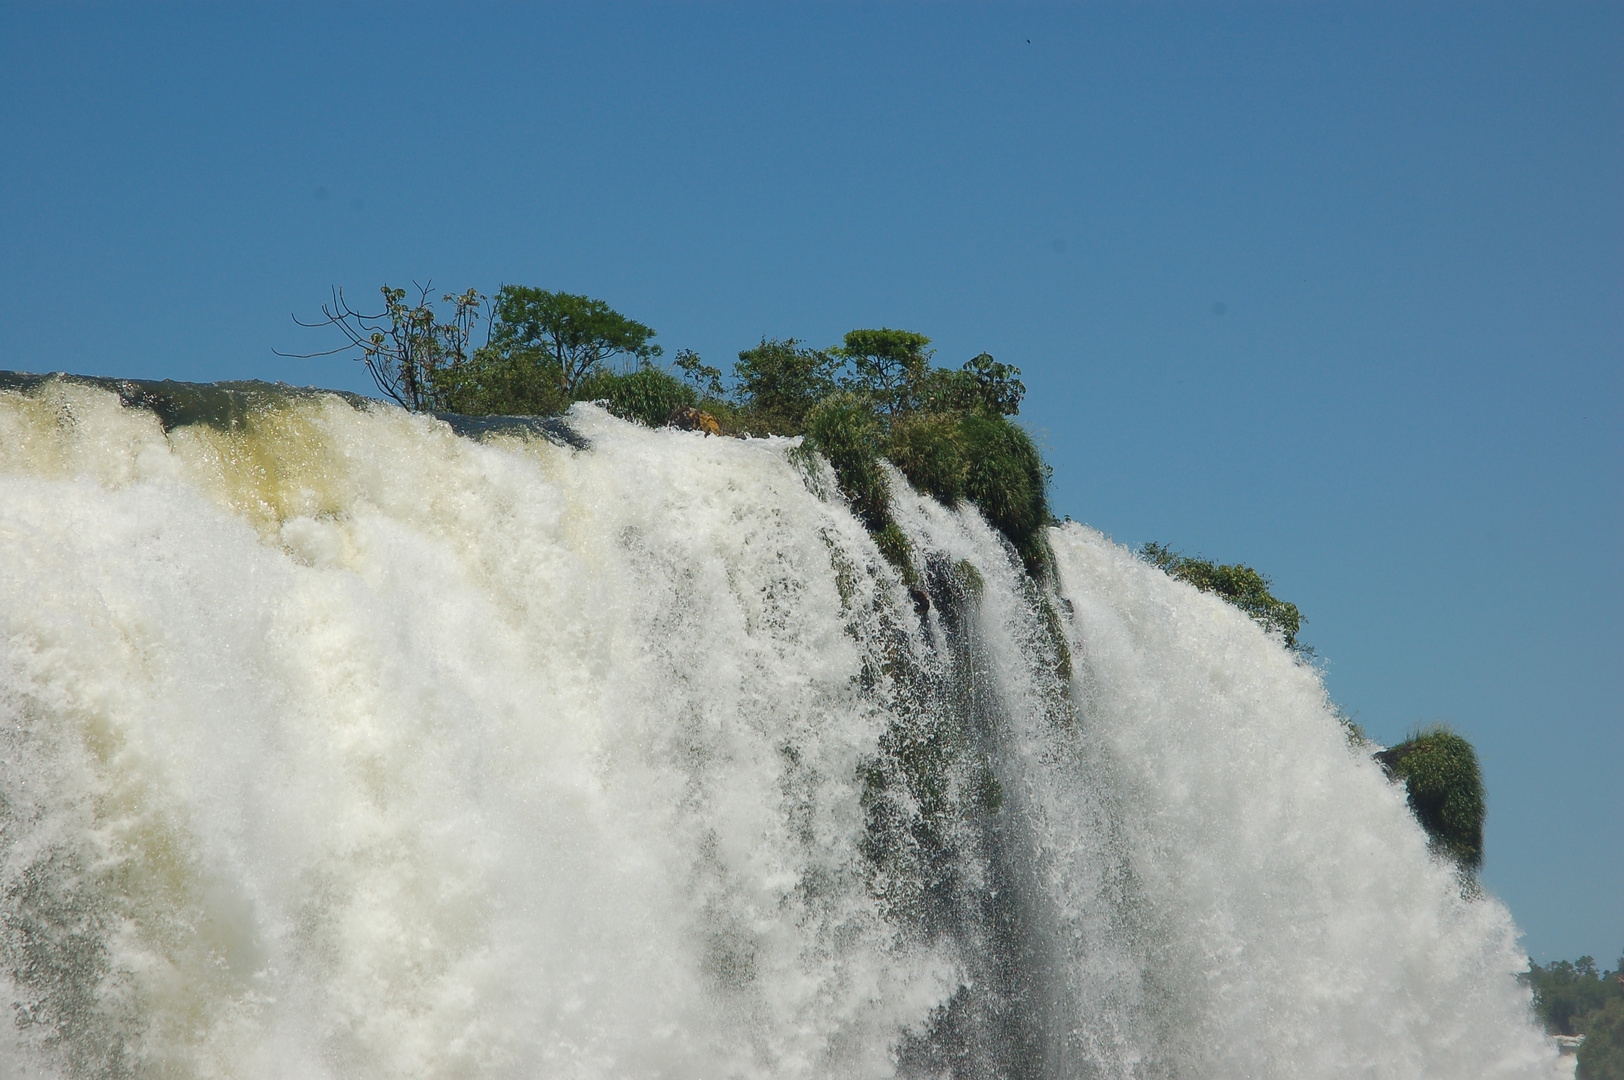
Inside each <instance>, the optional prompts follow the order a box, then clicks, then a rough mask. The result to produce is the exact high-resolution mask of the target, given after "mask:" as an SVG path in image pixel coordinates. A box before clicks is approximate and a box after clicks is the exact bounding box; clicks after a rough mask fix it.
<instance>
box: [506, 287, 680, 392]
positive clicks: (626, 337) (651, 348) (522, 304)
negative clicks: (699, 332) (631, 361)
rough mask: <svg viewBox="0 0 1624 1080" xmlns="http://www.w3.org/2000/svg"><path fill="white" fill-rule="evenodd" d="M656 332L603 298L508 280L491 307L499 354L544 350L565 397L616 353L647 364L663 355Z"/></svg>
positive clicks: (601, 367)
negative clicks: (513, 283) (549, 289)
mask: <svg viewBox="0 0 1624 1080" xmlns="http://www.w3.org/2000/svg"><path fill="white" fill-rule="evenodd" d="M653 337H654V330H652V329H651V328H649V327H647V326H644V325H643V324H642V323H640V322H637V321H636V320H635V319H628V318H626V316H624V315H622V314H621V313H620V312H618V311H616V310H615V309H614V308H612V307H610V306H609V305H608V304H606V303H604V302H603V301H602V300H594V299H593V298H592V297H590V296H577V295H575V294H574V293H565V292H548V291H547V290H545V289H532V288H528V287H526V286H522V285H504V286H502V288H501V291H499V292H498V293H497V294H496V300H495V302H494V303H493V304H492V308H491V336H490V345H489V347H490V348H491V349H492V350H494V351H495V352H497V353H513V352H518V351H524V350H537V351H539V352H540V353H542V354H543V355H544V356H545V357H546V358H547V360H548V366H549V367H551V368H552V369H553V370H554V373H555V374H556V376H557V378H558V380H559V386H560V389H562V390H563V391H564V393H565V395H566V396H573V395H574V393H575V390H576V387H577V386H579V385H580V383H581V381H582V380H583V379H585V378H587V376H589V375H592V374H595V373H597V372H599V371H601V370H603V369H604V366H605V363H606V362H607V361H608V360H609V359H610V358H612V357H615V356H630V357H635V358H636V359H637V360H639V361H641V362H642V363H644V364H646V363H648V362H649V361H650V360H652V359H653V358H654V357H656V356H659V355H661V353H662V352H664V350H663V349H661V348H660V346H658V345H655V344H653V343H652V342H651V340H650V339H651V338H653Z"/></svg>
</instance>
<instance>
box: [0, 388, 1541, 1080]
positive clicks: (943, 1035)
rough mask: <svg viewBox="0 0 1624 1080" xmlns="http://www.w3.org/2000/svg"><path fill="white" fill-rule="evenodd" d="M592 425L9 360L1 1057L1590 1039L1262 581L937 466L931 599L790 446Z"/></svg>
mask: <svg viewBox="0 0 1624 1080" xmlns="http://www.w3.org/2000/svg"><path fill="white" fill-rule="evenodd" d="M244 400H247V399H246V398H245V399H244ZM171 419H173V418H171ZM568 423H569V425H570V427H571V428H573V429H574V431H575V432H577V433H578V434H579V435H580V436H582V437H583V438H584V439H585V440H586V441H587V442H588V443H589V444H590V446H589V447H587V448H581V447H572V446H569V445H562V444H558V443H555V442H553V441H549V440H548V439H547V438H544V437H541V435H539V434H535V433H529V434H526V432H525V431H524V430H521V429H511V430H505V431H502V430H499V431H497V432H495V433H494V434H491V433H487V435H486V436H485V437H484V438H483V439H475V438H471V437H464V436H460V435H457V434H455V433H453V431H452V430H451V428H450V427H448V426H447V425H446V424H445V423H443V422H440V421H436V420H433V419H431V418H428V417H423V416H410V415H407V414H404V413H402V412H400V411H398V410H394V409H387V408H382V407H373V408H361V409H358V408H356V407H354V405H352V404H351V403H348V402H346V401H344V400H343V399H341V398H338V397H331V396H325V397H324V396H312V395H292V394H282V395H277V394H260V395H259V396H258V397H256V398H254V399H253V401H252V402H250V406H249V407H247V408H246V411H240V414H239V415H238V416H237V422H236V423H235V424H220V423H217V424H214V425H210V424H202V423H198V424H190V425H187V424H180V425H177V426H172V427H171V428H170V429H169V430H167V431H166V430H165V428H164V426H163V425H161V424H160V422H159V419H158V417H157V416H156V415H154V413H152V412H149V411H146V410H143V409H140V408H127V407H123V406H121V404H120V400H119V397H118V396H117V395H115V394H113V393H111V392H109V391H108V390H106V389H102V388H98V387H95V386H91V385H84V384H77V383H73V382H68V381H61V380H53V381H47V382H45V383H43V384H40V385H35V386H31V387H27V388H14V389H11V390H0V988H3V991H4V993H5V994H6V998H5V1000H6V1002H7V1003H8V1004H10V1005H11V1006H12V1007H11V1008H10V1009H9V1010H7V1012H8V1014H9V1015H8V1016H7V1017H6V1018H5V1019H4V1020H3V1021H0V1076H5V1077H13V1076H16V1077H22V1076H28V1077H41V1078H69V1077H72V1078H80V1077H98V1078H99V1077H143V1078H145V1077H152V1078H158V1077H162V1078H166V1080H168V1078H175V1080H191V1078H205V1077H210V1078H212V1077H234V1078H244V1080H260V1078H265V1080H270V1078H278V1080H280V1078H286V1080H316V1078H324V1080H340V1078H344V1080H371V1078H380V1080H381V1078H386V1077H387V1078H403V1077H448V1078H449V1077H459V1078H460V1077H470V1078H471V1077H492V1078H496V1077H503V1078H506V1077H561V1078H612V1077H613V1078H619V1077H627V1078H640V1077H661V1078H695V1080H711V1078H726V1077H840V1078H846V1077H881V1076H890V1075H902V1076H913V1077H923V1076H944V1077H945V1076H953V1077H958V1078H961V1080H970V1078H976V1080H980V1078H991V1077H1012V1078H1013V1077H1021V1078H1025V1077H1033V1078H1036V1077H1044V1078H1049V1077H1055V1078H1060V1077H1222V1078H1230V1077H1232V1078H1263V1077H1279V1078H1322V1077H1325V1078H1328V1077H1344V1076H1346V1077H1382V1078H1388V1077H1391V1078H1410V1077H1423V1076H1425V1077H1459V1078H1479V1077H1543V1076H1545V1075H1547V1074H1548V1073H1549V1071H1550V1069H1551V1068H1552V1065H1553V1063H1554V1057H1555V1055H1554V1051H1552V1050H1551V1049H1549V1048H1548V1047H1547V1046H1546V1044H1545V1042H1544V1040H1543V1039H1542V1037H1541V1035H1540V1034H1539V1033H1538V1031H1537V1030H1536V1029H1535V1028H1534V1027H1533V1026H1532V1024H1531V1023H1530V1021H1529V1016H1528V997H1527V992H1526V991H1525V990H1523V989H1522V988H1521V987H1519V985H1518V984H1517V982H1516V981H1515V979H1514V973H1515V972H1516V971H1517V970H1518V969H1519V968H1520V967H1521V966H1522V964H1523V955H1522V953H1521V952H1520V951H1519V950H1518V949H1517V947H1516V940H1515V934H1516V931H1515V928H1514V927H1513V925H1512V923H1511V920H1510V917H1509V915H1508V914H1507V912H1506V911H1505V909H1504V908H1503V907H1502V906H1501V905H1500V904H1499V903H1498V902H1496V901H1495V900H1493V899H1492V898H1486V897H1482V896H1474V895H1472V894H1471V890H1470V889H1469V888H1468V889H1463V887H1462V883H1461V881H1460V880H1459V879H1458V878H1457V877H1456V875H1455V873H1454V872H1453V870H1452V869H1451V868H1450V867H1449V866H1448V865H1445V864H1443V863H1440V862H1439V861H1437V860H1436V859H1435V858H1433V857H1432V856H1431V855H1430V854H1429V852H1428V848H1427V843H1426V839H1425V837H1424V836H1423V834H1422V833H1421V831H1420V829H1419V828H1418V827H1417V826H1416V824H1415V823H1414V821H1413V820H1412V819H1411V817H1410V815H1409V813H1408V810H1407V808H1406V806H1405V803H1404V798H1403V793H1402V790H1401V789H1399V788H1396V787H1394V786H1391V785H1389V784H1388V783H1387V782H1386V780H1385V779H1384V777H1383V775H1382V772H1381V770H1380V768H1379V767H1378V766H1377V765H1375V764H1374V763H1372V762H1371V761H1370V760H1369V759H1368V757H1367V756H1366V755H1365V754H1364V753H1362V752H1360V751H1358V750H1356V749H1354V748H1351V747H1350V746H1349V745H1348V743H1347V740H1346V738H1345V737H1344V734H1343V732H1342V729H1341V728H1340V726H1339V725H1338V723H1337V721H1336V719H1335V718H1334V716H1333V715H1332V713H1331V711H1330V707H1329V704H1328V702H1327V700H1326V697H1325V693H1324V690H1323V688H1322V687H1321V685H1320V682H1319V680H1318V678H1317V676H1316V675H1315V673H1314V672H1313V671H1312V670H1310V669H1307V668H1305V667H1303V666H1301V665H1299V664H1297V663H1295V662H1294V661H1293V659H1292V657H1291V656H1290V654H1289V653H1287V652H1286V650H1284V649H1283V648H1282V647H1281V646H1280V644H1279V643H1278V642H1277V641H1275V640H1272V639H1270V638H1269V637H1268V636H1266V635H1265V634H1264V633H1263V632H1262V631H1261V630H1259V629H1258V628H1257V627H1256V626H1255V625H1254V624H1253V623H1251V622H1250V621H1249V620H1247V619H1246V618H1245V617H1244V616H1243V615H1241V614H1240V613H1238V612H1237V611H1235V610H1234V609H1232V608H1231V607H1229V606H1227V605H1226V604H1224V603H1222V602H1220V601H1218V600H1216V599H1213V598H1212V597H1209V596H1205V595H1202V594H1199V593H1197V592H1196V591H1194V590H1193V589H1191V588H1190V587H1188V586H1186V585H1184V584H1182V583H1180V582H1177V581H1174V580H1172V579H1170V578H1168V577H1167V576H1166V575H1164V574H1162V573H1161V572H1159V571H1157V570H1155V569H1152V568H1150V567H1147V566H1146V565H1144V564H1143V563H1141V562H1139V561H1138V560H1136V559H1135V558H1133V557H1132V555H1131V554H1130V553H1129V552H1127V551H1126V550H1124V549H1123V548H1121V547H1119V546H1116V545H1114V544H1112V543H1110V542H1109V541H1108V540H1106V539H1105V538H1104V537H1102V536H1101V535H1099V534H1098V533H1096V532H1093V531H1090V530H1088V529H1086V528H1083V527H1081V526H1077V525H1067V526H1065V527H1063V528H1059V529H1055V530H1052V531H1051V534H1050V540H1051V543H1052V546H1053V549H1054V553H1055V570H1056V572H1055V575H1054V581H1053V583H1052V586H1050V587H1047V588H1042V589H1040V588H1038V587H1035V586H1033V585H1032V584H1031V582H1030V581H1029V579H1027V578H1026V577H1025V576H1024V575H1023V574H1022V573H1021V571H1020V570H1019V566H1018V563H1017V562H1016V561H1015V560H1014V559H1013V556H1012V555H1011V553H1010V551H1009V549H1008V548H1007V546H1006V545H1005V544H1004V543H1003V542H1002V540H1001V539H1000V538H999V537H998V536H997V535H996V534H995V533H994V532H992V531H991V530H990V529H989V528H988V527H987V526H986V525H985V524H984V523H983V522H982V521H981V519H980V518H979V517H978V516H977V515H976V514H975V512H974V511H973V510H969V509H957V510H952V509H947V508H943V507H941V506H939V505H937V504H935V503H933V502H931V501H929V500H926V499H922V498H919V497H916V496H913V495H912V494H910V493H909V491H908V488H907V486H906V483H905V482H904V481H902V480H901V478H900V477H899V476H893V489H894V490H893V494H894V497H895V513H896V516H897V518H898V520H899V522H900V523H901V524H902V526H903V528H904V530H905V531H906V532H907V534H908V535H909V537H910V539H911V541H912V543H913V545H914V550H915V562H916V568H917V570H918V574H919V578H918V581H917V583H916V587H915V588H914V589H913V590H912V592H911V593H910V590H909V588H908V586H907V585H905V584H904V582H903V581H902V580H901V579H900V578H899V577H898V575H897V574H896V573H895V572H894V571H893V570H892V569H891V568H890V567H889V566H888V565H887V564H886V563H885V561H884V560H883V559H882V558H881V557H880V555H879V553H878V551H877V549H876V548H875V546H874V544H873V542H872V541H871V540H870V538H869V537H868V535H867V534H866V533H865V532H864V530H863V529H862V527H861V526H860V525H859V524H858V523H857V522H856V521H855V520H854V519H853V518H852V516H851V515H850V514H849V513H848V512H847V511H846V509H845V507H844V506H843V505H842V504H841V502H840V500H839V498H838V497H837V496H835V495H833V494H832V491H833V484H832V481H831V478H830V477H829V475H828V473H827V468H826V466H823V465H822V464H821V462H818V461H817V460H816V459H811V458H809V457H808V456H807V455H805V454H804V453H803V452H801V451H798V450H796V449H795V447H796V444H795V443H794V442H792V441H786V440H734V439H724V438H706V437H703V436H701V435H699V434H697V433H688V432H677V431H651V430H647V429H644V428H639V427H636V426H634V425H630V424H626V423H623V422H621V421H618V420H615V419H613V418H611V417H609V416H608V415H606V414H605V413H603V412H602V411H600V410H598V409H596V408H593V407H591V406H577V407H576V409H575V411H574V412H573V413H572V414H571V416H570V417H569V419H568Z"/></svg>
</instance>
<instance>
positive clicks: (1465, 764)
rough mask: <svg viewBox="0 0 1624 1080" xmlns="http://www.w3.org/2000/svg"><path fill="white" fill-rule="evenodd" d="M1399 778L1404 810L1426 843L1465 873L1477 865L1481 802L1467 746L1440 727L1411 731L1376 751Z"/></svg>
mask: <svg viewBox="0 0 1624 1080" xmlns="http://www.w3.org/2000/svg"><path fill="white" fill-rule="evenodd" d="M1376 760H1377V761H1379V762H1381V764H1382V767H1383V768H1384V769H1386V770H1387V774H1388V776H1390V777H1392V778H1394V779H1395V780H1403V781H1404V786H1405V788H1406V789H1407V790H1408V791H1409V798H1410V809H1411V810H1412V811H1414V813H1415V817H1416V820H1417V821H1419V822H1420V823H1421V827H1422V828H1423V829H1425V830H1426V831H1427V835H1428V836H1430V837H1431V838H1432V842H1433V844H1434V845H1436V846H1437V847H1438V848H1440V849H1441V850H1443V851H1444V852H1446V853H1447V854H1449V855H1450V856H1451V857H1453V858H1454V859H1455V861H1456V862H1458V863H1459V864H1460V865H1461V867H1462V868H1463V869H1465V870H1467V871H1469V872H1470V871H1475V870H1477V869H1478V868H1479V867H1480V866H1482V865H1483V818H1484V816H1485V814H1486V811H1487V803H1486V801H1485V799H1484V795H1483V777H1482V775H1481V773H1480V772H1479V771H1478V767H1477V752H1476V751H1474V750H1473V749H1472V744H1471V743H1469V742H1467V741H1466V740H1465V739H1463V738H1461V737H1460V736H1459V735H1457V734H1455V733H1454V732H1453V731H1451V730H1449V728H1447V727H1444V726H1442V725H1437V726H1434V727H1429V728H1426V729H1423V730H1421V731H1418V732H1416V733H1415V734H1413V735H1411V736H1410V737H1409V738H1407V739H1405V740H1404V741H1403V742H1401V743H1399V744H1398V745H1397V746H1393V747H1390V748H1388V749H1386V750H1383V751H1381V752H1380V753H1378V754H1377V755H1376Z"/></svg>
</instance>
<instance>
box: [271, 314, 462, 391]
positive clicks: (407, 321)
mask: <svg viewBox="0 0 1624 1080" xmlns="http://www.w3.org/2000/svg"><path fill="white" fill-rule="evenodd" d="M431 284H432V283H431ZM416 288H417V291H418V297H417V302H416V303H415V304H410V303H407V300H406V290H405V289H392V288H390V287H389V286H388V285H387V284H386V285H384V286H383V288H382V289H380V290H379V291H380V292H382V293H383V300H384V309H383V311H381V312H379V313H378V314H376V315H369V314H366V313H364V312H359V311H356V310H355V309H354V308H352V307H350V305H349V302H348V301H347V300H346V299H345V298H344V290H343V289H340V288H337V287H336V286H335V287H334V289H333V295H332V299H331V300H329V301H328V302H327V303H325V304H323V305H322V307H321V313H322V316H323V317H322V319H321V320H320V321H318V322H310V323H307V322H302V321H300V319H299V318H298V317H297V316H295V317H294V320H293V321H294V322H296V323H298V324H299V325H300V326H306V327H328V326H331V327H335V328H336V329H338V330H339V331H340V332H341V333H342V334H343V335H344V336H345V337H346V338H348V339H349V340H348V342H347V343H346V344H344V345H340V346H339V347H338V348H336V349H328V350H326V351H325V352H317V353H278V355H279V356H293V357H298V358H300V359H309V358H310V357H315V356H333V355H335V354H337V353H342V352H354V353H355V354H356V355H355V356H354V357H353V358H354V359H355V360H356V361H358V362H360V363H362V364H365V365H366V369H367V373H368V374H369V375H371V376H372V381H373V382H374V383H375V384H376V385H377V387H378V389H379V390H380V391H382V392H383V393H384V394H385V395H386V396H387V397H389V398H390V399H391V400H393V401H395V402H397V403H398V404H400V405H403V406H404V407H406V408H408V409H410V410H412V411H413V412H417V411H420V410H432V409H439V408H443V407H444V402H443V401H442V396H443V391H444V389H445V387H446V386H447V385H449V384H450V383H451V382H454V381H455V380H456V379H457V378H460V377H461V376H462V372H463V369H465V368H466V367H467V366H468V364H469V360H470V353H469V339H470V337H471V336H472V334H473V329H474V326H475V325H476V324H477V323H478V322H479V321H480V319H481V318H482V315H481V312H480V305H481V304H483V303H484V301H485V297H483V296H481V295H480V294H479V293H478V292H476V291H475V290H473V289H469V290H468V291H467V292H465V293H447V294H446V295H444V296H442V297H441V298H440V299H441V302H442V303H448V304H450V305H451V315H450V318H448V319H441V317H440V316H439V314H438V313H437V312H436V311H435V309H434V305H433V304H432V303H431V302H430V301H429V288H430V286H429V285H419V286H416Z"/></svg>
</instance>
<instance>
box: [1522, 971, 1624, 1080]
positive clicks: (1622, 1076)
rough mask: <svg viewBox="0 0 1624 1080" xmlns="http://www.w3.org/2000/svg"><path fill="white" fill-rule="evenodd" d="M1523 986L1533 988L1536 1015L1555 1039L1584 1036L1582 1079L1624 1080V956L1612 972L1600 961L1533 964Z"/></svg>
mask: <svg viewBox="0 0 1624 1080" xmlns="http://www.w3.org/2000/svg"><path fill="white" fill-rule="evenodd" d="M1522 980H1523V982H1524V983H1526V984H1528V985H1529V986H1531V987H1533V990H1534V1011H1535V1013H1536V1014H1538V1016H1539V1019H1540V1022H1541V1023H1543V1024H1544V1025H1545V1030H1546V1031H1548V1032H1550V1033H1551V1034H1552V1035H1583V1036H1584V1043H1583V1044H1582V1045H1581V1046H1580V1047H1579V1061H1578V1073H1577V1077H1578V1080H1624V956H1621V957H1619V960H1618V964H1617V965H1616V966H1615V967H1614V968H1613V970H1612V971H1601V972H1598V971H1597V970H1596V958H1595V957H1593V956H1581V957H1579V959H1578V960H1573V961H1569V960H1558V961H1556V962H1555V963H1553V964H1550V965H1547V966H1541V965H1539V964H1536V963H1534V962H1533V961H1532V960H1529V962H1528V972H1527V973H1526V974H1525V975H1523V976H1522Z"/></svg>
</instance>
